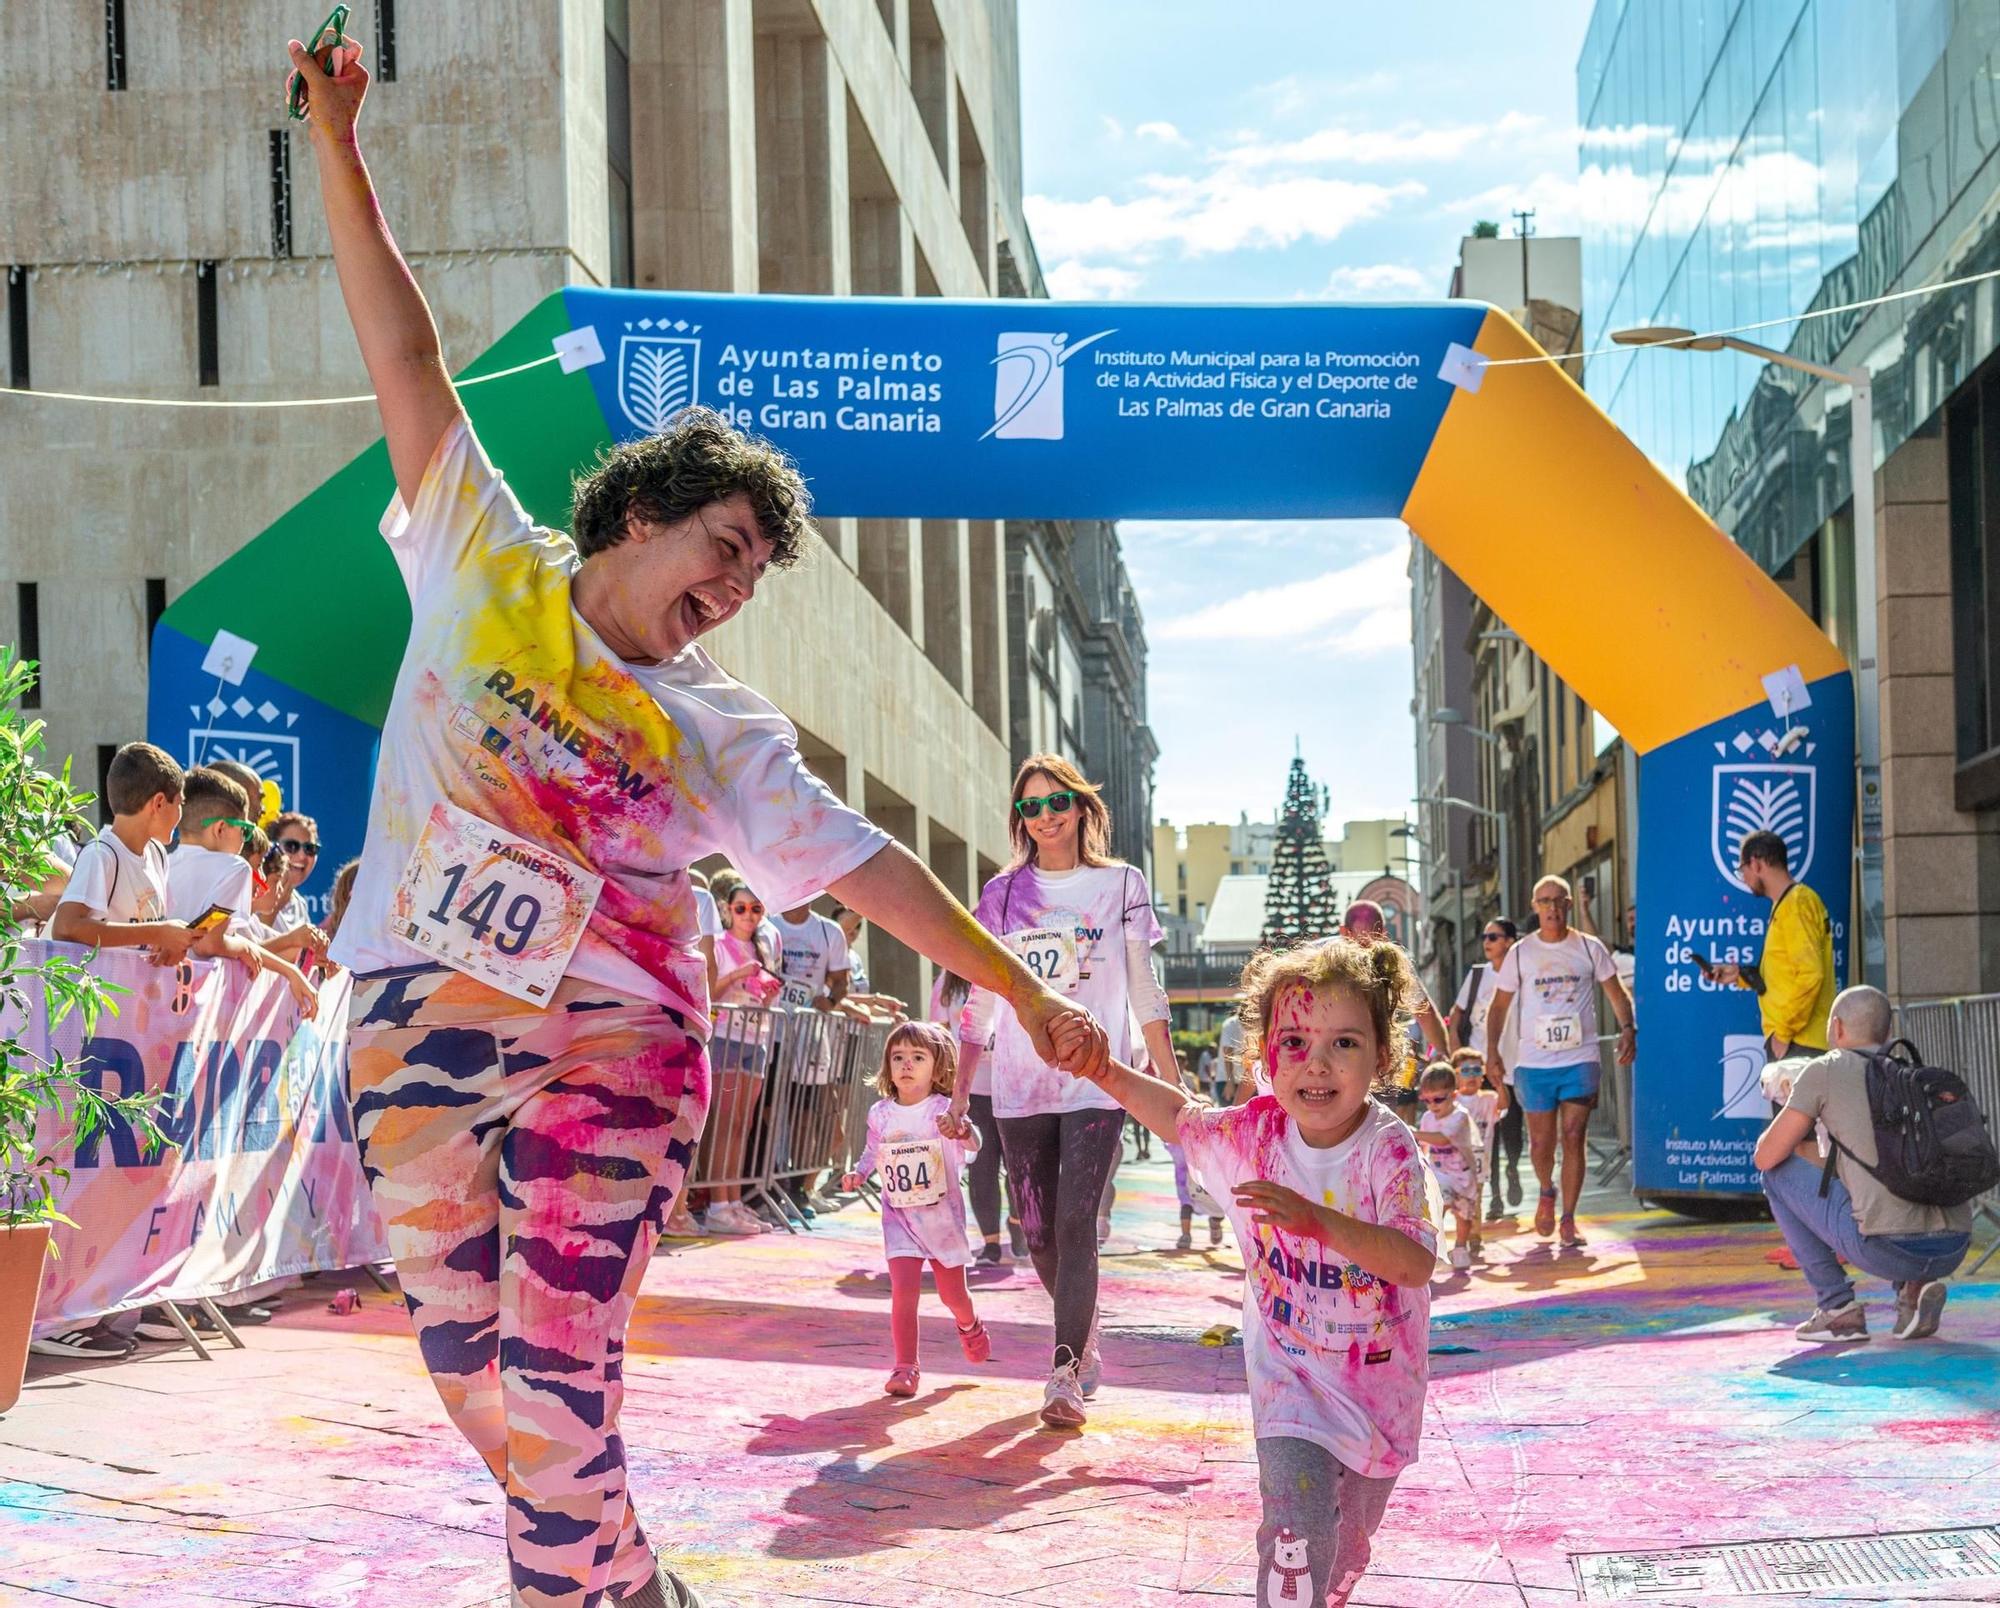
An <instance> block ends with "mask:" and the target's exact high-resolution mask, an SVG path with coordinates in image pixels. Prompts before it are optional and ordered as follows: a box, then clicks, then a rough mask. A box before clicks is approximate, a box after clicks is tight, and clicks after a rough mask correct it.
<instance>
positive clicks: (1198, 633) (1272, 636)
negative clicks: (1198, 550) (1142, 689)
mask: <svg viewBox="0 0 2000 1608" xmlns="http://www.w3.org/2000/svg"><path fill="white" fill-rule="evenodd" d="M1409 563H1410V559H1409V548H1408V546H1407V544H1403V543H1399V544H1397V545H1396V546H1393V547H1388V548H1385V549H1383V550H1382V551H1380V552H1378V553H1374V554H1371V555H1370V556H1368V557H1366V558H1363V559H1360V560H1357V561H1356V562H1354V563H1352V564H1348V565H1345V566H1343V567H1342V568H1340V569H1336V570H1328V571H1325V572H1323V573H1321V574H1319V575H1315V576H1311V577H1310V578H1307V579H1304V580H1297V581H1287V582H1284V583H1281V584H1278V585H1274V586H1262V587H1257V588H1256V589H1254V590H1252V591H1248V592H1240V593H1238V594H1237V595H1236V596H1235V597H1231V598H1225V599H1223V600H1222V601H1221V602H1219V603H1210V604H1208V605H1207V606H1205V607H1203V608H1199V609H1196V610H1194V611H1193V612H1192V613H1189V614H1183V615H1180V616H1178V617H1176V618H1174V619H1170V620H1162V621H1160V622H1158V623H1157V624H1155V625H1153V626H1152V627H1150V628H1149V630H1148V632H1147V635H1148V636H1149V637H1150V638H1152V639H1153V640H1154V641H1158V642H1246V643H1249V642H1257V643H1276V642H1289V643H1293V644H1295V645H1297V646H1299V647H1306V648H1318V649H1320V650H1322V651H1325V652H1329V653H1332V654H1334V655H1336V656H1338V657H1342V658H1359V657H1364V656H1367V655H1370V654H1374V653H1380V652H1383V651H1384V650H1386V649H1389V648H1392V647H1408V645H1409V641H1410V578H1409Z"/></svg>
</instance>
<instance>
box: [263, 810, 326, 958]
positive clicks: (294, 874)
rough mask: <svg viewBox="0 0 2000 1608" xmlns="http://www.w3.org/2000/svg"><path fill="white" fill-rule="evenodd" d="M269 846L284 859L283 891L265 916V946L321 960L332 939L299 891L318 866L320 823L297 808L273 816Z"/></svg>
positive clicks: (282, 953)
mask: <svg viewBox="0 0 2000 1608" xmlns="http://www.w3.org/2000/svg"><path fill="white" fill-rule="evenodd" d="M271 847H272V848H273V849H275V850H276V851H277V852H278V854H279V855H280V856H281V857H282V858H283V861H284V868H285V893H284V897H283V898H282V900H281V901H280V902H279V904H278V905H277V908H276V911H275V913H274V914H273V915H272V916H270V917H269V919H268V925H269V926H270V928H271V932H272V934H273V936H272V937H271V939H270V941H269V942H268V943H267V944H266V945H265V947H266V948H268V949H270V950H272V951H273V952H274V953H276V954H280V955H293V956H296V955H299V954H302V953H304V952H306V951H310V952H311V953H312V955H313V957H314V959H315V960H316V961H319V960H324V959H325V958H326V946H327V944H328V943H329V942H331V940H330V939H329V937H328V936H327V933H326V932H325V930H324V929H322V928H321V927H319V926H318V925H316V924H315V923H314V921H313V918H312V909H311V907H310V906H309V905H307V903H306V901H305V899H304V897H303V896H302V895H301V894H300V893H299V889H300V888H301V887H303V886H304V885H305V883H306V882H307V881H309V880H310V879H311V877H312V874H313V872H314V871H316V870H318V869H319V823H318V822H316V821H315V820H314V819H313V818H312V817H311V816H310V815H301V814H300V813H299V812H298V811H297V810H286V811H284V812H283V813H282V814H280V815H276V816H273V817H272V820H271Z"/></svg>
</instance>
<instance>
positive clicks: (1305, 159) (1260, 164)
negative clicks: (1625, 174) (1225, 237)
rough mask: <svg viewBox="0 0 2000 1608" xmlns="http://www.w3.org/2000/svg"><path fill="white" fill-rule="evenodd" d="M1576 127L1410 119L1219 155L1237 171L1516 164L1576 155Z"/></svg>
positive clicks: (1508, 119) (1509, 119)
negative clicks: (1552, 154) (1546, 155)
mask: <svg viewBox="0 0 2000 1608" xmlns="http://www.w3.org/2000/svg"><path fill="white" fill-rule="evenodd" d="M1576 144H1577V141H1576V131H1575V129H1574V128H1570V127H1566V126H1562V125H1557V124H1553V123H1551V122H1550V121H1549V120H1548V119H1547V118H1544V117H1536V116H1533V115H1530V114H1528V113H1525V112H1508V113H1506V114H1504V115H1503V116H1501V117H1500V118H1498V119H1496V120H1495V121H1493V122H1487V123H1449V124H1428V123H1421V122H1417V121H1415V120H1414V119H1408V120H1405V121H1403V122H1401V123H1398V124H1396V125H1395V126H1394V127H1392V128H1345V127H1337V126H1336V127H1329V128H1322V129H1316V130H1315V131H1314V132H1312V133H1310V134H1307V135H1305V136H1303V137H1302V138H1299V139H1295V140H1276V141H1273V140H1249V141H1245V142H1241V143H1238V144H1236V145H1232V146H1230V147H1229V148H1228V149H1226V150H1224V151H1221V152H1220V153H1218V159H1219V160H1220V161H1222V162H1223V163H1225V164H1227V165H1228V166H1230V167H1235V168H1246V169H1247V168H1265V167H1323V166H1325V165H1327V164H1329V163H1345V164H1348V165H1349V166H1354V167H1381V166H1385V165H1391V164H1393V165H1398V166H1400V165H1402V164H1405V163H1410V162H1457V161H1461V160H1463V159H1464V158H1465V157H1466V156H1467V155H1468V154H1469V153H1471V152H1473V151H1475V150H1479V151H1492V150H1495V149H1499V150H1504V151H1505V152H1506V154H1507V155H1508V157H1509V158H1510V159H1512V160H1516V161H1518V160H1520V159H1521V158H1522V157H1523V156H1525V155H1527V154H1529V153H1530V152H1531V151H1537V150H1540V149H1542V148H1548V150H1550V151H1553V150H1554V149H1556V148H1560V149H1562V150H1566V151H1568V152H1569V153H1571V154H1572V155H1574V153H1575V151H1576Z"/></svg>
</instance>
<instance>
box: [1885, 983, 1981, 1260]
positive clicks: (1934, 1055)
mask: <svg viewBox="0 0 2000 1608" xmlns="http://www.w3.org/2000/svg"><path fill="white" fill-rule="evenodd" d="M1894 1032H1895V1036H1896V1037H1898V1038H1906V1039H1908V1040H1909V1041H1910V1042H1911V1043H1912V1044H1914V1045H1915V1046H1916V1047H1917V1052H1918V1053H1919V1054H1920V1055H1922V1056H1923V1058H1924V1061H1925V1063H1926V1064H1928V1065H1930V1066H1944V1067H1949V1068H1951V1070H1952V1071H1954V1072H1956V1073H1957V1074H1958V1075H1959V1076H1960V1077H1962V1078H1964V1079H1965V1082H1966V1086H1967V1087H1968V1088H1970V1089H1971V1090H1972V1097H1973V1099H1975V1100H1977V1101H1978V1102H1979V1109H1980V1110H1981V1111H1983V1112H1984V1113H1985V1114H1986V1120H1987V1122H1988V1123H1989V1124H2000V994H1975V995H1971V996H1969V997H1967V998H1965V999H1934V1000H1923V1001H1920V1002H1918V1003H1917V1004H1914V1005H1898V1006H1897V1007H1896V1025H1895V1029H1894ZM1973 1211H1974V1216H1975V1217H1976V1218H1978V1219H1983V1220H1984V1221H1986V1222H1988V1223H1990V1224H1992V1225H1993V1226H1994V1227H1995V1228H2000V1189H1990V1190H1988V1191H1987V1192H1986V1193H1985V1194H1983V1195H1981V1196H1980V1197H1979V1198H1978V1199H1977V1200H1976V1201H1975V1202H1974V1206H1973ZM1996 1251H2000V1239H1996V1240H1995V1241H1994V1242H1993V1243H1992V1244H1991V1245H1989V1246H1987V1248H1986V1250H1985V1252H1984V1253H1983V1254H1982V1255H1981V1256H1980V1258H1979V1260H1978V1261H1976V1262H1974V1263H1973V1264H1972V1266H1971V1267H1969V1268H1966V1269H1965V1270H1964V1271H1963V1272H1962V1273H1960V1275H1959V1277H1961V1278H1969V1277H1970V1276H1971V1275H1972V1274H1974V1273H1977V1272H1978V1271H1979V1270H1980V1269H1981V1268H1982V1267H1984V1266H1985V1265H1986V1263H1987V1260H1988V1258H1990V1257H1991V1256H1992V1255H1993V1254H1994V1252H1996Z"/></svg>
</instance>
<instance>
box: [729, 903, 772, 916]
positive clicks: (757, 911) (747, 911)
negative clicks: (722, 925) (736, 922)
mask: <svg viewBox="0 0 2000 1608" xmlns="http://www.w3.org/2000/svg"><path fill="white" fill-rule="evenodd" d="M729 910H730V913H731V914H732V915H738V916H743V915H750V916H761V915H762V914H763V913H764V907H763V906H762V905H760V904H743V903H740V902H739V903H736V904H732V905H731V906H730V907H729Z"/></svg>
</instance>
